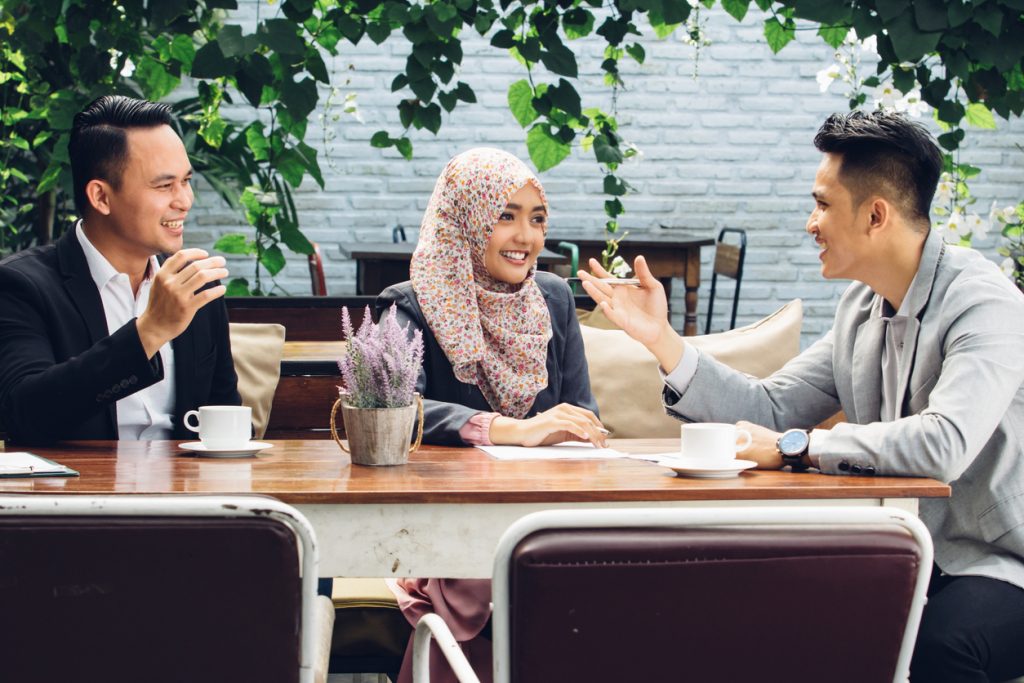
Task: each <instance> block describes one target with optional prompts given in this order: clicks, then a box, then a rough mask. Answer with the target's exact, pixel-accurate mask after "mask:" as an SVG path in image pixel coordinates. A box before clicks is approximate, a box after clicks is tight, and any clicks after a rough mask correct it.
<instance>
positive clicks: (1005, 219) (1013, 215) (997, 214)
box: [988, 201, 1021, 225]
mask: <svg viewBox="0 0 1024 683" xmlns="http://www.w3.org/2000/svg"><path fill="white" fill-rule="evenodd" d="M988 220H989V222H990V223H992V225H995V224H996V223H1003V224H1004V225H1015V224H1017V223H1020V222H1021V221H1020V219H1019V218H1018V217H1017V207H1016V206H1004V207H1003V208H1001V209H1000V208H999V207H998V206H996V202H994V201H993V202H992V208H991V209H990V210H989V212H988Z"/></svg>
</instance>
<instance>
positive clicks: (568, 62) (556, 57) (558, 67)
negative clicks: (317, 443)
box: [540, 45, 579, 78]
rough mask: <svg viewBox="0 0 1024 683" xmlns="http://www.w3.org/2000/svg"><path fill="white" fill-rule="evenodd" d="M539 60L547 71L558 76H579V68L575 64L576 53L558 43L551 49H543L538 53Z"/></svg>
mask: <svg viewBox="0 0 1024 683" xmlns="http://www.w3.org/2000/svg"><path fill="white" fill-rule="evenodd" d="M540 61H541V62H543V63H544V66H546V67H547V69H548V71H551V72H552V73H556V74H558V75H559V76H568V77H569V78H576V77H577V76H579V68H578V67H577V66H576V55H574V54H573V53H572V50H570V49H569V48H567V47H565V46H564V45H560V46H558V47H557V48H554V49H552V50H544V51H542V52H541V53H540Z"/></svg>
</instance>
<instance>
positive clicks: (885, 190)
mask: <svg viewBox="0 0 1024 683" xmlns="http://www.w3.org/2000/svg"><path fill="white" fill-rule="evenodd" d="M814 146H815V147H816V148H817V149H818V151H820V152H823V153H827V154H836V155H838V156H839V157H841V159H842V163H841V164H840V170H839V176H840V180H841V181H842V183H843V184H844V185H845V186H846V188H847V189H848V190H849V191H850V194H851V195H853V203H854V206H858V205H859V204H860V203H861V202H862V201H864V199H866V198H867V197H868V196H869V195H879V196H882V197H885V198H886V199H888V200H889V201H890V202H892V203H893V204H894V205H896V206H897V207H898V208H899V209H900V211H901V213H903V215H904V216H905V217H906V218H907V219H908V220H909V221H911V222H912V223H913V224H914V225H915V226H916V227H917V228H918V229H920V230H927V229H928V228H929V227H930V225H931V221H930V219H929V217H928V215H929V212H930V210H931V204H932V198H933V197H934V196H935V188H936V186H937V185H938V183H939V175H940V174H941V173H942V152H941V151H940V150H939V146H938V145H937V144H936V142H935V138H933V137H932V135H931V133H929V132H928V130H927V129H926V128H925V127H924V126H922V125H921V124H919V123H915V122H913V121H910V120H908V119H907V118H906V117H905V116H903V115H901V114H894V113H890V112H882V111H876V112H871V113H864V112H860V111H854V112H850V113H848V114H832V115H831V116H829V117H828V119H826V120H825V123H823V124H822V125H821V128H819V129H818V134H817V135H815V136H814Z"/></svg>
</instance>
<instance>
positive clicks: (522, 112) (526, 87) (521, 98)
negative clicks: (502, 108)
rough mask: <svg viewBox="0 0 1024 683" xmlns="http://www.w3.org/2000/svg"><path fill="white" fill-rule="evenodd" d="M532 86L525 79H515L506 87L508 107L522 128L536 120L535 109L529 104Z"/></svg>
mask: <svg viewBox="0 0 1024 683" xmlns="http://www.w3.org/2000/svg"><path fill="white" fill-rule="evenodd" d="M532 100H533V88H531V87H530V83H529V82H528V81H527V80H526V79H523V80H520V81H516V82H515V83H513V84H512V85H510V86H509V88H508V108H509V111H511V112H512V116H514V117H516V121H518V122H519V125H520V126H522V127H523V128H526V127H527V126H529V125H530V124H531V123H533V122H534V121H536V120H537V116H538V114H537V110H536V109H534V108H533V105H532V104H531V102H532Z"/></svg>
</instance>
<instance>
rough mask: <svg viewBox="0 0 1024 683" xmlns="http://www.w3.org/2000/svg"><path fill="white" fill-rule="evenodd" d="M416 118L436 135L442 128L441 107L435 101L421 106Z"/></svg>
mask: <svg viewBox="0 0 1024 683" xmlns="http://www.w3.org/2000/svg"><path fill="white" fill-rule="evenodd" d="M416 118H417V119H418V120H419V124H420V125H421V126H422V127H424V128H426V129H427V130H429V131H430V132H431V133H433V134H435V135H437V131H439V130H441V107H439V106H437V105H436V104H434V103H431V104H428V105H427V106H426V107H421V108H420V110H419V111H418V112H417V113H416Z"/></svg>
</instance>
